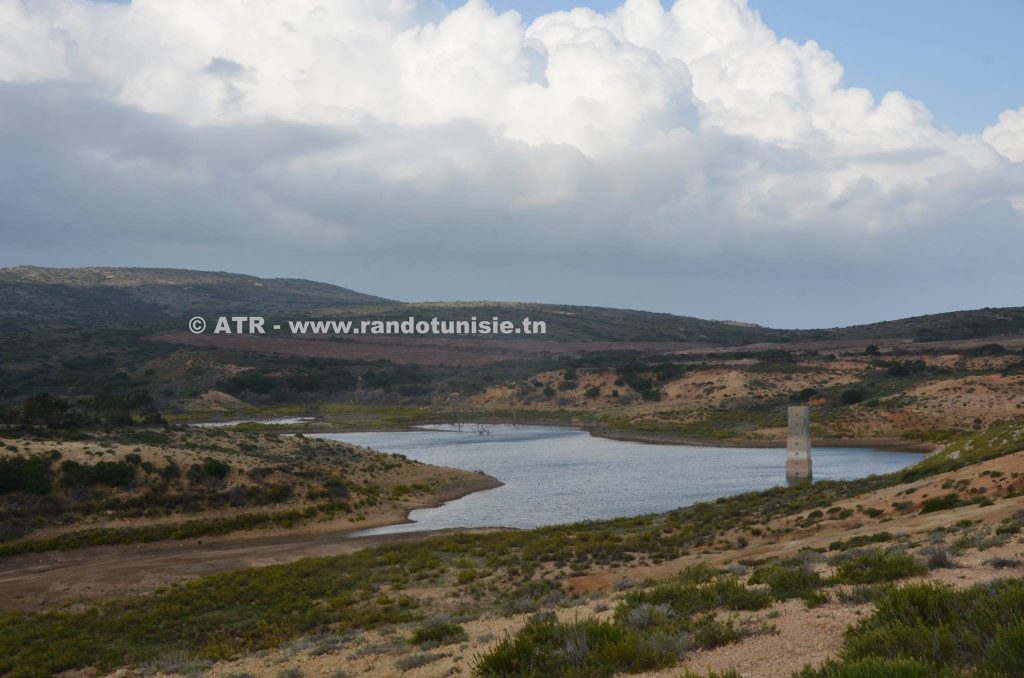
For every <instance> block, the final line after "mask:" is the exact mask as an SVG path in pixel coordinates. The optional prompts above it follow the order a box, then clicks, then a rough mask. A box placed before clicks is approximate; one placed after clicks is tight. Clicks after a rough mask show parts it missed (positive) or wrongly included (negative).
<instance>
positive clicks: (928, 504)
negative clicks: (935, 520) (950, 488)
mask: <svg viewBox="0 0 1024 678" xmlns="http://www.w3.org/2000/svg"><path fill="white" fill-rule="evenodd" d="M957 506H960V495H958V494H957V493H955V492H951V493H950V494H945V495H943V496H941V497H932V498H931V499H927V500H925V502H924V503H923V504H921V513H934V512H935V511H946V510H949V509H952V508H956V507H957Z"/></svg>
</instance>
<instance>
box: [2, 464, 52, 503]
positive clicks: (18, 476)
mask: <svg viewBox="0 0 1024 678" xmlns="http://www.w3.org/2000/svg"><path fill="white" fill-rule="evenodd" d="M52 480H53V473H52V472H51V471H50V460H49V459H48V458H46V457H39V456H33V457H6V458H3V459H0V494H7V493H9V492H28V493H30V494H47V493H48V492H49V491H50V486H51V483H52Z"/></svg>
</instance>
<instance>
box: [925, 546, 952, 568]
mask: <svg viewBox="0 0 1024 678" xmlns="http://www.w3.org/2000/svg"><path fill="white" fill-rule="evenodd" d="M921 555H922V556H924V562H925V564H926V565H928V569H929V570H937V569H940V568H952V567H956V561H955V560H954V559H953V554H952V553H950V552H949V549H948V548H946V545H945V544H929V545H928V546H925V547H924V548H923V549H921Z"/></svg>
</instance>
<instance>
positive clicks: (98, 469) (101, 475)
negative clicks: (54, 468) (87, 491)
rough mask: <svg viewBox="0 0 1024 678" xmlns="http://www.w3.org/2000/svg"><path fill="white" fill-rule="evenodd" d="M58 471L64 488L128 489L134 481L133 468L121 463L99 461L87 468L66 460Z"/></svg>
mask: <svg viewBox="0 0 1024 678" xmlns="http://www.w3.org/2000/svg"><path fill="white" fill-rule="evenodd" d="M60 470H61V483H62V484H63V485H64V486H65V487H90V486H92V485H108V486H110V487H128V486H129V485H131V484H132V483H133V482H134V481H135V467H134V466H133V465H131V464H129V463H127V462H123V461H101V462H98V463H96V464H95V465H93V466H89V465H88V464H79V463H78V462H77V461H71V460H67V461H65V462H62V463H61V465H60Z"/></svg>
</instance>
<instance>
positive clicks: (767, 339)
mask: <svg viewBox="0 0 1024 678" xmlns="http://www.w3.org/2000/svg"><path fill="white" fill-rule="evenodd" d="M0 299H3V304H2V305H0V325H2V326H3V327H5V328H6V331H7V332H8V333H10V332H11V331H16V332H18V334H21V332H22V331H25V330H32V329H38V328H54V327H73V328H77V329H90V328H108V327H119V328H124V329H132V330H137V331H149V330H156V329H162V330H163V329H172V330H183V329H184V326H183V324H182V323H183V321H184V320H185V319H187V318H188V317H190V316H191V315H203V316H206V317H209V316H214V315H223V314H236V315H237V314H243V315H244V314H251V315H262V316H265V317H268V318H277V319H280V320H291V319H301V318H332V317H345V318H354V319H360V318H369V319H384V320H387V319H403V318H407V317H409V316H410V315H415V316H418V317H420V318H430V317H433V316H437V317H440V318H444V319H446V320H458V319H464V318H470V317H472V316H476V317H477V318H481V319H483V318H489V317H491V316H499V317H502V318H507V319H519V318H522V317H524V316H529V317H531V318H532V319H534V320H543V321H545V322H546V323H547V326H548V333H547V335H546V336H545V337H544V338H545V339H548V340H563V341H628V342H638V341H644V342H661V341H673V342H695V343H702V344H717V345H733V346H736V345H743V344H754V343H787V342H794V341H821V340H871V339H879V340H893V339H907V340H912V341H938V340H960V339H983V338H985V337H992V336H998V335H1002V334H1014V333H1019V332H1024V308H1020V307H1015V308H1001V309H990V308H986V309H980V310H975V311H956V312H951V313H940V314H935V315H927V316H920V317H916V318H907V319H903V320H894V321H890V322H882V323H874V324H869V325H856V326H851V327H845V328H832V329H820V330H781V329H773V328H769V327H761V326H759V325H754V324H749V323H743V322H737V321H718V320H702V319H700V318H691V317H687V316H679V315H673V314H670V313H651V312H647V311H632V310H624V309H613V308H601V307H594V306H569V305H557V304H533V303H514V302H431V303H416V304H407V303H401V302H397V301H391V300H388V299H384V298H382V297H377V296H373V295H370V294H364V293H362V292H356V291H354V290H350V289H347V288H344V287H338V286H336V285H329V284H326V283H319V282H312V281H309V280H294V279H280V278H258V277H255V276H249V275H239V274H235V273H219V272H208V271H189V270H179V269H158V268H71V269H61V268H39V267H32V266H21V267H17V268H6V269H0ZM0 331H2V330H0Z"/></svg>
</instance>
